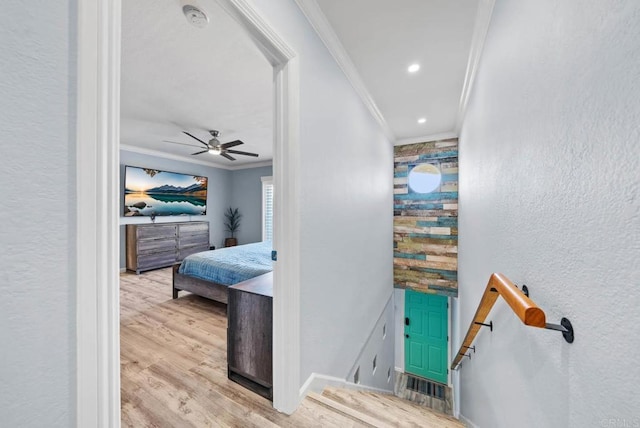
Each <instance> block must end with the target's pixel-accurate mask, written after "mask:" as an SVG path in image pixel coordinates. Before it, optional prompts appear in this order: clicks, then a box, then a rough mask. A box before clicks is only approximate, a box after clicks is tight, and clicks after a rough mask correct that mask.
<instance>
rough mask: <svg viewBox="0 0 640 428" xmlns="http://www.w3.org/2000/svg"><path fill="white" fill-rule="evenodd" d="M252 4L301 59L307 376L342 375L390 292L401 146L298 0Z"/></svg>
mask: <svg viewBox="0 0 640 428" xmlns="http://www.w3.org/2000/svg"><path fill="white" fill-rule="evenodd" d="M254 4H255V5H256V7H257V8H258V9H259V10H260V11H261V12H262V15H263V16H264V17H265V19H266V20H267V21H268V22H270V23H271V25H273V26H274V27H275V28H276V30H277V31H278V33H279V34H280V35H281V36H282V37H283V38H284V39H285V40H286V41H287V42H288V43H290V44H291V45H292V47H293V49H294V50H295V51H296V52H297V53H298V54H299V58H300V86H301V89H300V120H301V123H300V130H301V131H300V146H301V149H300V157H301V162H300V171H301V177H300V182H299V187H300V194H301V197H302V199H301V204H300V207H301V213H300V218H301V244H300V255H301V263H302V264H301V285H300V287H301V301H300V313H301V314H302V320H301V326H300V335H301V341H302V349H301V376H300V380H301V383H304V382H305V381H306V380H307V378H308V377H309V375H310V374H311V373H312V372H317V373H321V374H325V375H331V376H337V377H343V378H344V377H346V376H347V375H348V372H349V370H350V368H351V366H352V364H353V363H354V362H355V360H356V358H357V356H358V354H359V352H360V350H361V349H362V348H363V347H364V344H365V342H366V340H367V337H368V335H369V332H371V331H372V329H373V328H374V326H375V323H376V320H377V319H378V317H379V316H380V314H381V313H382V311H383V309H384V307H385V305H386V303H387V300H388V298H389V295H390V294H391V287H392V284H393V282H392V263H391V261H392V257H393V253H392V245H391V242H392V239H393V237H392V215H393V212H392V200H393V197H392V187H393V181H392V180H391V177H392V173H393V171H392V168H393V150H392V146H391V144H390V143H389V141H388V140H387V139H386V138H385V136H384V135H383V134H382V132H381V131H380V129H379V128H378V126H377V124H376V122H374V120H373V119H372V118H371V116H370V115H369V112H368V110H367V109H366V108H365V106H364V105H363V104H362V102H361V101H360V99H359V98H358V97H357V95H356V94H355V91H354V90H353V88H352V87H351V86H350V84H349V82H348V81H347V79H346V78H345V76H344V74H343V73H342V71H341V70H340V68H339V67H338V66H337V65H336V63H335V62H334V60H333V58H332V57H331V56H330V54H329V53H328V51H327V50H326V48H325V46H324V45H323V43H322V42H321V41H320V39H319V38H318V37H317V35H316V34H315V32H314V31H313V30H312V28H311V26H310V25H309V23H308V22H307V21H306V19H305V18H304V16H303V15H302V13H301V12H300V10H299V9H298V8H297V6H296V4H295V2H294V1H293V0H287V1H278V2H274V1H272V0H254Z"/></svg>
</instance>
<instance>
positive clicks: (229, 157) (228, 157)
mask: <svg viewBox="0 0 640 428" xmlns="http://www.w3.org/2000/svg"><path fill="white" fill-rule="evenodd" d="M220 156H223V157H225V158H227V159H229V160H236V158H234V157H233V156H229V155H228V154H226V153H220Z"/></svg>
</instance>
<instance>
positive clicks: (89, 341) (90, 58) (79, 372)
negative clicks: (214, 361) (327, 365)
mask: <svg viewBox="0 0 640 428" xmlns="http://www.w3.org/2000/svg"><path fill="white" fill-rule="evenodd" d="M218 3H220V5H221V6H222V7H223V8H225V10H226V11H227V12H228V13H229V14H230V15H231V16H233V17H234V18H235V19H236V20H237V21H238V22H240V24H241V25H242V26H243V27H244V28H245V29H246V30H247V32H248V33H249V34H250V35H251V37H252V38H253V39H254V40H255V41H256V43H257V45H258V47H259V48H260V49H261V51H262V52H263V53H264V54H265V56H266V57H267V59H268V60H269V62H270V63H271V64H272V65H273V67H274V88H275V91H274V98H275V113H274V118H275V122H274V125H275V126H274V163H273V177H274V186H276V188H277V189H278V191H277V192H276V193H275V197H274V213H275V215H274V237H273V241H274V249H277V250H278V262H277V263H275V267H274V296H273V305H274V308H273V362H274V363H273V388H274V401H273V404H274V407H275V408H276V409H278V410H280V411H282V412H285V413H292V412H293V411H294V410H295V409H296V408H297V406H298V404H299V403H300V395H299V388H300V297H299V296H300V290H299V287H300V257H299V248H300V219H299V213H300V210H299V197H298V196H299V189H298V184H297V183H298V177H299V169H298V162H299V148H298V144H299V142H298V140H299V103H298V95H299V66H298V58H297V55H296V53H295V52H294V51H293V50H292V49H291V48H290V47H289V45H288V44H286V43H285V42H284V41H283V39H282V38H281V37H279V36H278V34H277V33H276V32H275V31H274V30H273V27H272V26H271V25H269V24H268V23H267V22H266V21H265V20H264V19H263V18H262V17H260V15H259V14H258V13H257V11H256V9H255V8H254V6H253V5H252V4H251V2H250V1H249V0H218ZM177 11H178V12H179V9H177ZM120 32H121V3H120V0H98V1H89V0H79V1H78V56H77V61H78V76H77V79H78V87H77V91H78V92H77V133H76V174H77V175H76V197H77V205H76V236H77V238H76V254H75V259H76V278H75V281H76V288H77V292H76V329H77V330H76V340H77V355H76V358H77V361H76V363H77V368H76V376H77V378H76V386H77V391H76V394H77V396H76V425H77V426H78V427H119V426H120V331H119V329H120V317H119V310H120V302H119V253H120V247H119V245H120V242H119V213H120V188H119V187H120V183H119V181H120V165H119V164H120V160H119V135H120V132H119V130H120V128H119V126H120V96H119V95H120Z"/></svg>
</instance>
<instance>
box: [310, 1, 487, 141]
mask: <svg viewBox="0 0 640 428" xmlns="http://www.w3.org/2000/svg"><path fill="white" fill-rule="evenodd" d="M313 2H315V3H316V4H317V5H318V6H319V9H320V10H319V13H320V14H321V15H323V16H324V18H326V21H327V22H328V23H329V25H330V27H331V29H332V30H333V31H334V32H335V35H336V36H337V39H338V40H339V42H340V44H341V45H342V47H343V48H344V50H345V51H346V54H347V55H348V58H349V59H350V60H351V62H352V63H353V65H354V66H355V69H356V71H357V74H358V75H359V77H360V78H361V79H362V82H363V83H364V86H365V87H366V89H367V91H368V92H369V93H370V95H371V97H372V98H373V101H374V102H375V104H376V106H377V108H378V109H379V111H380V113H381V114H382V116H383V117H384V120H385V122H386V123H387V125H388V127H389V128H390V130H391V133H392V134H393V136H394V137H395V140H403V139H411V138H418V137H424V136H432V135H439V134H443V133H452V132H454V131H455V126H456V121H457V115H458V107H459V103H460V96H461V93H462V87H463V83H464V78H465V73H466V69H467V61H468V59H469V53H470V47H471V39H472V35H473V30H474V22H475V18H476V11H477V8H478V3H479V2H478V0H393V1H392V0H348V1H345V0H311V1H307V0H300V1H299V4H300V5H301V6H302V7H303V9H305V13H306V14H307V17H308V18H309V19H310V20H311V21H312V24H314V26H315V27H316V28H318V27H319V26H320V25H322V24H320V23H319V22H317V21H318V20H320V19H322V16H317V15H318V12H317V11H316V13H313V4H312V3H313ZM310 3H311V4H310ZM313 21H315V22H313ZM324 39H325V43H326V41H327V37H325V38H324ZM329 48H330V49H340V47H339V46H337V47H336V46H329ZM411 64H419V65H420V70H419V71H417V72H416V73H413V74H411V73H409V72H408V71H407V69H408V67H409V65H411ZM420 118H425V119H426V122H425V123H422V124H420V123H418V119H420Z"/></svg>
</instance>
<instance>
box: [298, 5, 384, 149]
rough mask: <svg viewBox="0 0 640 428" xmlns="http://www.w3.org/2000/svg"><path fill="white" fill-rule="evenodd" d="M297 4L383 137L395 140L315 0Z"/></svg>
mask: <svg viewBox="0 0 640 428" xmlns="http://www.w3.org/2000/svg"><path fill="white" fill-rule="evenodd" d="M295 2H296V3H297V4H298V7H299V8H300V10H301V11H302V13H303V14H304V16H305V17H306V18H307V20H308V21H309V23H310V24H311V26H312V27H313V29H314V30H315V31H316V33H317V34H318V37H320V40H322V43H324V45H325V46H326V47H327V49H328V50H329V53H331V56H333V59H334V60H335V61H336V63H338V66H339V67H340V68H341V69H342V72H343V73H344V74H345V76H346V77H347V79H348V80H349V82H350V83H351V86H353V89H355V91H356V93H357V94H358V96H359V97H360V99H361V100H362V102H363V103H364V105H365V106H366V107H367V109H368V110H369V113H371V116H373V118H374V119H375V121H376V122H378V125H379V126H380V128H381V129H382V132H383V133H384V135H385V136H386V137H387V138H388V139H389V141H394V140H395V139H396V137H395V135H394V134H393V131H391V128H390V127H389V125H388V124H387V121H386V120H385V118H384V116H383V115H382V113H381V112H380V110H379V109H378V106H377V105H376V103H375V101H374V100H373V97H371V94H370V93H369V90H368V89H367V87H366V85H365V84H364V82H363V81H362V78H361V77H360V73H358V71H357V70H356V66H355V65H354V64H353V61H351V58H350V57H349V54H348V53H347V51H346V49H345V48H344V46H343V45H342V43H341V42H340V39H339V38H338V36H337V35H336V32H335V31H334V29H333V27H332V26H331V24H329V21H328V20H327V17H326V16H325V15H324V13H323V12H322V10H321V9H320V6H318V3H317V2H316V0H295Z"/></svg>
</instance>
